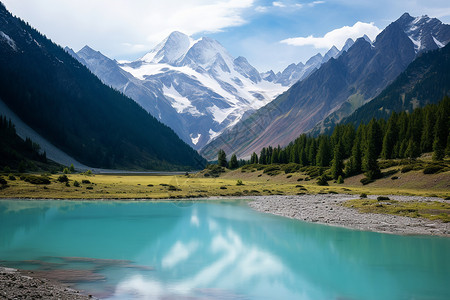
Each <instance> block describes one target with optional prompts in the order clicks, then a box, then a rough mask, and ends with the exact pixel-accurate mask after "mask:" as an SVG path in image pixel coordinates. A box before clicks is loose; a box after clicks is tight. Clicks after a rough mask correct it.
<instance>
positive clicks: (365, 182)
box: [360, 177, 375, 185]
mask: <svg viewBox="0 0 450 300" xmlns="http://www.w3.org/2000/svg"><path fill="white" fill-rule="evenodd" d="M374 181H375V180H373V179H370V178H367V177H364V178H363V179H361V180H360V182H361V183H362V184H363V185H366V184H369V183H372V182H374Z"/></svg>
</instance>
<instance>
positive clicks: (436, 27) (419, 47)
mask: <svg viewBox="0 0 450 300" xmlns="http://www.w3.org/2000/svg"><path fill="white" fill-rule="evenodd" d="M393 24H397V25H398V26H399V27H400V28H401V30H403V32H405V33H406V35H407V36H408V37H409V39H410V40H411V41H412V42H413V43H414V50H415V52H416V53H418V52H422V51H428V50H432V49H436V48H442V47H443V46H445V45H446V44H447V43H448V42H449V41H450V25H447V24H442V22H441V21H440V20H438V19H436V18H430V17H428V16H427V15H423V16H420V17H412V16H410V15H409V14H408V13H404V14H403V15H402V16H401V17H400V18H399V19H398V20H397V21H395V22H394V23H393Z"/></svg>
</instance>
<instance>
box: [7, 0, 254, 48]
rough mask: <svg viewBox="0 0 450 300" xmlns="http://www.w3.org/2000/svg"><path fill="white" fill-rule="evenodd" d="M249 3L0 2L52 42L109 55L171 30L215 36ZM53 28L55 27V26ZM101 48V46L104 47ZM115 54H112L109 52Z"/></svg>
mask: <svg viewBox="0 0 450 300" xmlns="http://www.w3.org/2000/svg"><path fill="white" fill-rule="evenodd" d="M254 1H255V0H190V1H185V0H164V1H160V0H133V3H132V4H130V1H129V0H114V1H111V0H95V1H92V0H77V1H61V0H21V1H17V0H3V3H4V4H5V5H6V7H7V8H8V9H9V10H10V11H12V12H13V14H16V15H18V16H20V17H21V18H23V19H25V20H27V21H28V22H30V23H31V24H32V25H33V26H34V27H36V28H37V29H38V30H40V31H41V32H44V33H45V34H46V35H47V36H48V37H50V38H52V39H53V40H54V41H56V42H57V43H59V44H61V45H63V46H65V45H69V46H71V47H73V48H75V49H79V48H81V47H82V46H83V45H84V44H85V43H89V44H90V45H91V46H93V47H96V48H97V49H98V48H107V49H108V50H109V51H110V52H115V50H119V49H120V50H119V51H123V50H124V46H126V45H128V47H126V49H128V51H129V52H130V53H131V52H136V51H139V50H141V49H142V48H143V46H146V47H147V49H149V48H150V47H151V46H154V45H155V44H156V43H158V42H160V41H161V40H162V39H164V38H165V37H166V36H167V35H168V34H170V32H172V31H174V30H179V31H182V32H184V33H186V34H188V35H192V34H196V33H200V32H219V31H222V30H224V29H226V28H229V27H233V26H240V25H243V24H245V23H246V20H245V18H244V13H245V11H246V9H249V8H251V7H252V6H253V5H254ZM56 24H57V25H56ZM105 45H106V46H105ZM110 54H113V55H114V54H116V53H110Z"/></svg>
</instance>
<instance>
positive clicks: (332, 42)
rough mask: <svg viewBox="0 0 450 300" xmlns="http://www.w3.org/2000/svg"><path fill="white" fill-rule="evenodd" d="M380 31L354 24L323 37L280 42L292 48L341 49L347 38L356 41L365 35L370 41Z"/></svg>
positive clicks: (372, 27)
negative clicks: (334, 47)
mask: <svg viewBox="0 0 450 300" xmlns="http://www.w3.org/2000/svg"><path fill="white" fill-rule="evenodd" d="M380 31H381V30H380V29H379V28H378V27H377V26H375V25H374V24H373V23H363V22H356V23H355V25H353V26H344V27H341V28H337V29H334V30H332V31H330V32H328V33H326V34H325V35H324V36H323V37H314V36H312V35H310V36H308V37H294V38H289V39H285V40H282V41H281V43H284V44H288V45H292V46H309V45H311V46H314V48H317V49H324V48H331V47H333V46H336V47H337V48H339V49H341V48H342V47H343V46H344V44H345V41H346V40H347V39H348V38H352V39H357V38H359V37H362V36H363V35H367V36H368V37H369V38H370V39H371V40H374V39H375V37H376V36H377V35H378V34H379V33H380Z"/></svg>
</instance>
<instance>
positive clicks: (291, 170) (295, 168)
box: [282, 163, 300, 174]
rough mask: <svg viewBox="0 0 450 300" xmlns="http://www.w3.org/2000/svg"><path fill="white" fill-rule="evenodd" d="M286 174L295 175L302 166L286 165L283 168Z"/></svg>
mask: <svg viewBox="0 0 450 300" xmlns="http://www.w3.org/2000/svg"><path fill="white" fill-rule="evenodd" d="M282 169H283V171H284V173H286V174H289V173H294V172H297V171H298V170H299V169H300V165H299V164H296V163H289V164H286V165H284V166H283V167H282Z"/></svg>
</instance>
